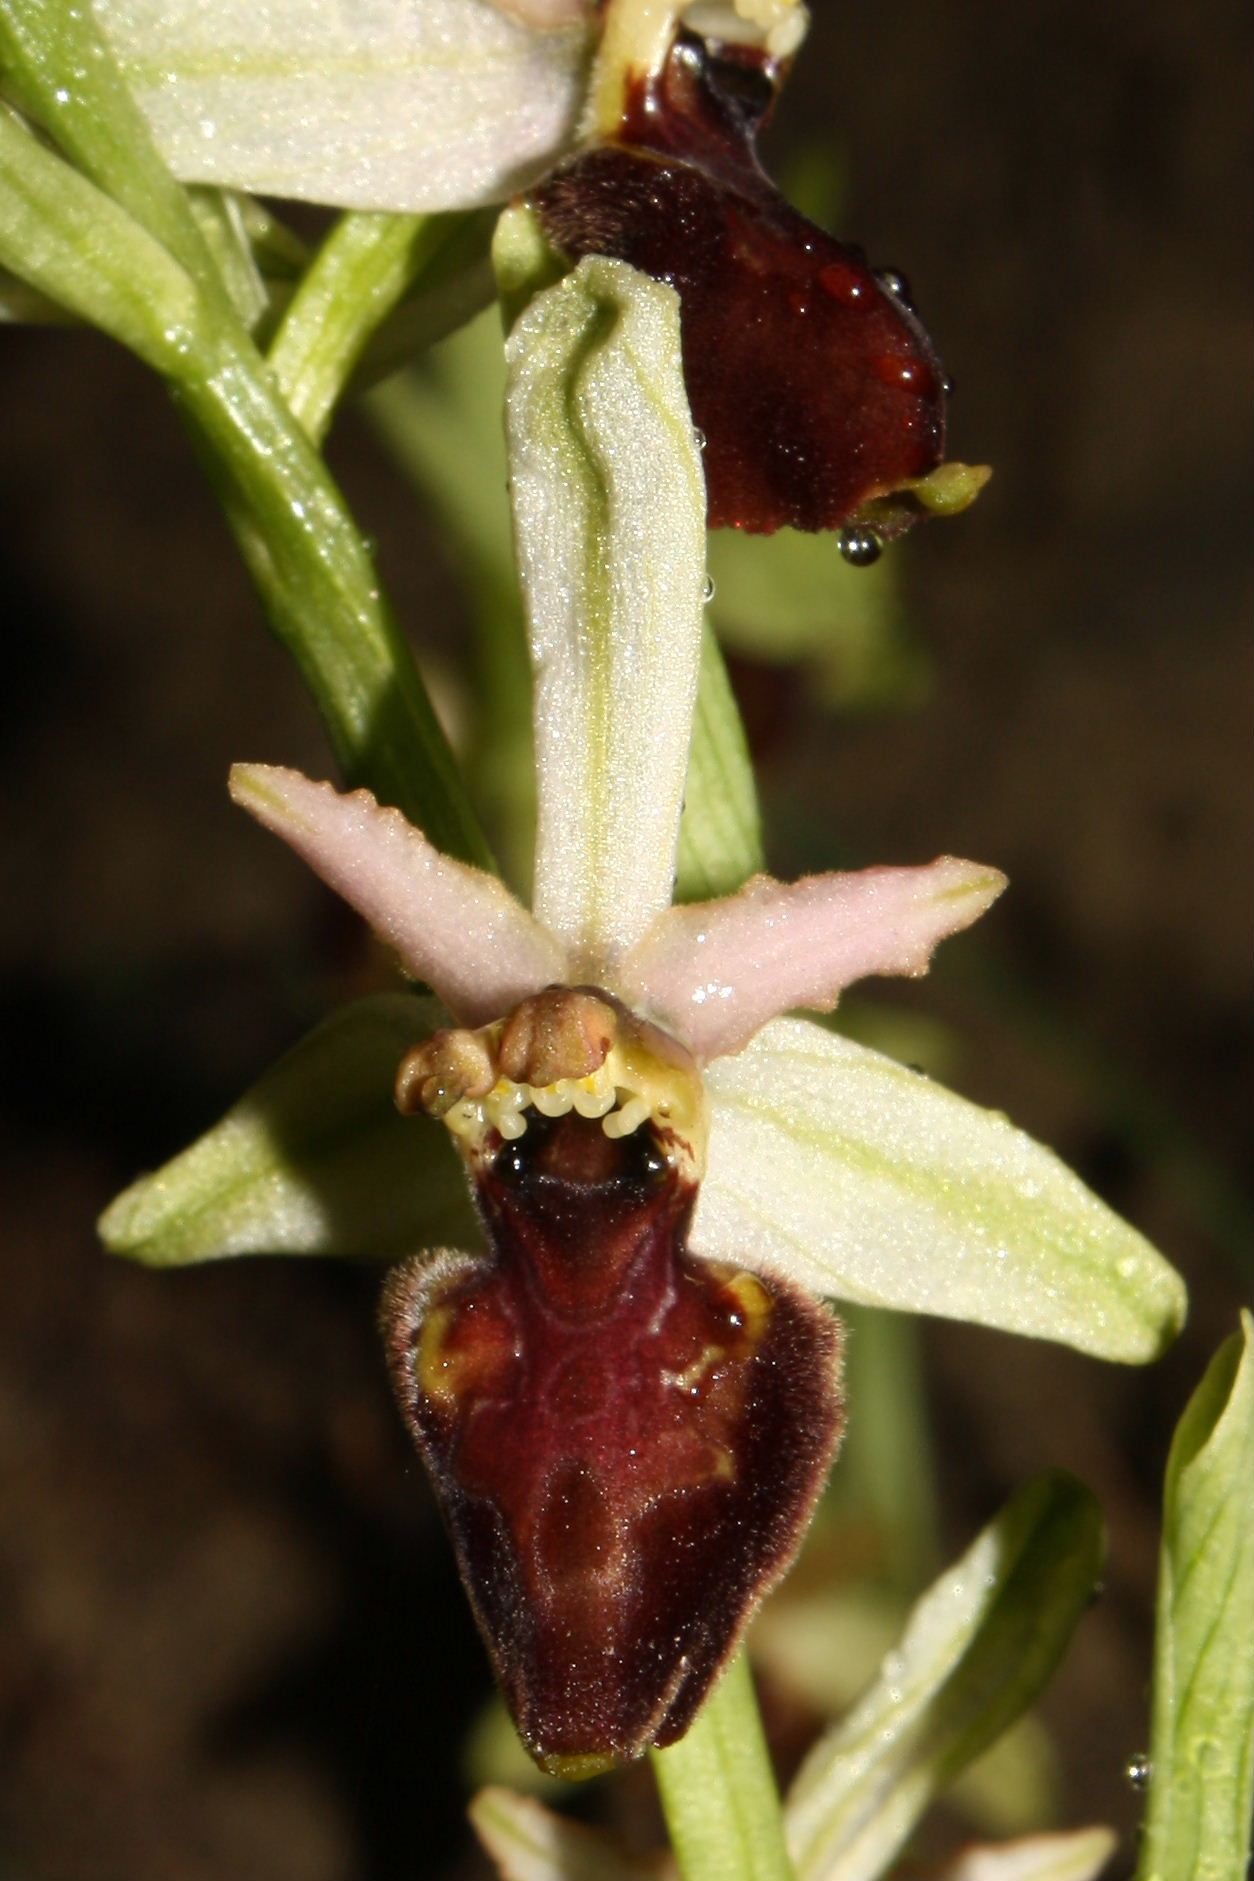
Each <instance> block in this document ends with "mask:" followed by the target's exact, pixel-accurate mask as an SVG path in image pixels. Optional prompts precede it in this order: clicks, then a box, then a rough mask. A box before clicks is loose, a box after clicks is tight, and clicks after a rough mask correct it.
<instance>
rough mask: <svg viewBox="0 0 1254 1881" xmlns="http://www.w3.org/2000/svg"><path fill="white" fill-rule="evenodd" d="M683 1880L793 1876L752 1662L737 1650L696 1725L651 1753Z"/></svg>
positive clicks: (761, 1880)
mask: <svg viewBox="0 0 1254 1881" xmlns="http://www.w3.org/2000/svg"><path fill="white" fill-rule="evenodd" d="M650 1754H651V1757H652V1761H653V1771H654V1775H655V1776H656V1777H657V1786H658V1792H659V1794H660V1796H661V1799H662V1808H663V1809H664V1811H665V1812H666V1826H667V1828H668V1829H669V1830H670V1837H671V1846H672V1847H673V1849H674V1851H675V1855H676V1858H677V1860H678V1862H679V1870H680V1873H681V1875H682V1876H683V1881H793V1869H792V1863H791V1862H790V1861H789V1859H788V1850H787V1847H786V1846H785V1843H784V1830H783V1822H782V1820H781V1817H780V1809H779V1794H778V1791H777V1790H776V1787H775V1776H774V1772H773V1771H772V1769H771V1760H770V1756H769V1754H768V1751H767V1747H766V1738H765V1735H764V1734H763V1730H762V1720H761V1718H760V1716H759V1714H758V1704H757V1698H756V1696H755V1694H754V1690H753V1679H752V1675H751V1674H750V1671H749V1662H748V1659H747V1658H746V1656H745V1654H744V1653H743V1652H739V1653H737V1654H736V1656H735V1658H734V1659H733V1660H732V1662H731V1664H730V1666H729V1667H728V1668H727V1671H726V1672H725V1673H724V1674H723V1677H722V1679H721V1680H720V1681H719V1683H718V1685H717V1686H716V1687H715V1689H714V1691H713V1692H712V1693H711V1694H710V1697H709V1698H708V1699H707V1700H706V1703H705V1706H704V1708H703V1710H702V1711H701V1713H700V1715H699V1716H698V1718H697V1721H696V1723H695V1724H694V1725H693V1727H692V1729H691V1730H690V1731H689V1732H688V1735H687V1736H686V1737H682V1738H681V1739H680V1740H679V1742H678V1744H672V1745H671V1747H670V1749H669V1750H655V1751H653V1752H651V1753H650Z"/></svg>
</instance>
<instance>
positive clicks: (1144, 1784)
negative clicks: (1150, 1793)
mask: <svg viewBox="0 0 1254 1881" xmlns="http://www.w3.org/2000/svg"><path fill="white" fill-rule="evenodd" d="M1123 1774H1124V1775H1125V1776H1126V1777H1127V1779H1128V1781H1129V1783H1130V1784H1131V1785H1132V1787H1133V1789H1134V1790H1147V1789H1148V1788H1149V1786H1150V1779H1151V1778H1152V1776H1153V1774H1154V1766H1153V1764H1152V1763H1151V1762H1150V1760H1149V1755H1148V1753H1147V1752H1146V1751H1143V1750H1141V1751H1138V1752H1137V1754H1136V1756H1135V1757H1129V1759H1128V1761H1127V1763H1126V1764H1125V1765H1124V1770H1123Z"/></svg>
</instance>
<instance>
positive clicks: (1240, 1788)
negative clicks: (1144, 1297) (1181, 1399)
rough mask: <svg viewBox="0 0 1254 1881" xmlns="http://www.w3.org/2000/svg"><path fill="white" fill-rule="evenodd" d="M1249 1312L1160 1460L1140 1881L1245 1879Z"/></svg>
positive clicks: (1252, 1705)
mask: <svg viewBox="0 0 1254 1881" xmlns="http://www.w3.org/2000/svg"><path fill="white" fill-rule="evenodd" d="M1251 1485H1254V1318H1252V1317H1251V1315H1250V1314H1249V1313H1248V1312H1247V1313H1242V1315H1241V1330H1240V1331H1239V1332H1236V1333H1234V1334H1233V1335H1232V1337H1231V1338H1230V1339H1229V1340H1228V1341H1227V1342H1226V1343H1225V1344H1224V1345H1223V1346H1221V1347H1220V1349H1219V1351H1218V1352H1217V1353H1216V1355H1215V1357H1214V1359H1213V1360H1212V1361H1211V1365H1210V1368H1209V1370H1208V1371H1207V1373H1206V1376H1205V1378H1203V1380H1202V1382H1201V1384H1200V1385H1199V1386H1198V1388H1197V1390H1196V1392H1195V1393H1194V1395H1193V1397H1192V1398H1191V1399H1190V1401H1189V1403H1188V1405H1187V1407H1186V1409H1185V1413H1184V1416H1183V1417H1182V1418H1181V1419H1180V1422H1179V1424H1178V1425H1177V1427H1176V1435H1175V1440H1174V1442H1173V1443H1172V1446H1171V1455H1170V1457H1169V1459H1168V1462H1167V1483H1166V1493H1165V1497H1164V1509H1163V1544H1162V1560H1161V1565H1160V1568H1159V1586H1158V1617H1157V1625H1156V1629H1155V1636H1154V1686H1153V1690H1154V1701H1153V1729H1152V1733H1151V1740H1150V1779H1149V1806H1148V1810H1147V1813H1146V1823H1145V1836H1144V1840H1143V1842H1142V1845H1141V1859H1140V1863H1139V1865H1138V1867H1137V1881H1177V1877H1180V1876H1185V1875H1187V1876H1188V1877H1189V1881H1228V1877H1229V1876H1233V1877H1235V1876H1238V1875H1244V1874H1245V1873H1246V1872H1247V1864H1248V1861H1249V1852H1250V1807H1251V1800H1252V1794H1251V1792H1252V1790H1254V1501H1252V1499H1251V1493H1250V1492H1251Z"/></svg>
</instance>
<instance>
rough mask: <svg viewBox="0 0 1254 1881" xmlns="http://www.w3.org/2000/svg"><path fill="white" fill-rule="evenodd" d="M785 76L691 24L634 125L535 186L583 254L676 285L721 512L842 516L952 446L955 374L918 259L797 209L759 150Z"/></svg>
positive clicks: (572, 251) (564, 241) (637, 100)
mask: <svg viewBox="0 0 1254 1881" xmlns="http://www.w3.org/2000/svg"><path fill="white" fill-rule="evenodd" d="M777 76H778V75H777V73H776V72H775V71H774V69H773V68H772V67H770V66H769V64H764V63H763V60H762V57H761V55H758V54H754V53H750V52H748V51H747V50H745V49H740V50H737V51H733V50H732V49H730V48H726V49H723V51H722V52H721V53H720V56H719V57H718V58H714V57H712V56H711V54H710V52H709V50H708V49H707V48H706V47H705V46H704V45H703V44H702V42H701V41H700V40H697V39H695V38H693V37H691V36H683V37H681V38H680V40H679V41H678V43H677V44H676V46H675V48H674V50H673V51H672V53H671V56H670V59H669V62H668V64H667V66H666V68H665V70H664V72H663V73H662V75H661V77H660V78H659V79H658V80H657V82H656V83H655V84H652V85H650V86H647V87H644V86H642V87H641V88H640V89H639V91H638V93H637V95H636V96H635V97H633V99H632V100H631V102H630V105H629V108H628V111H627V115H626V119H625V122H624V125H623V129H622V133H621V136H620V138H619V139H618V140H617V141H616V142H614V143H613V144H609V145H604V146H601V147H599V148H596V149H591V150H588V151H585V152H584V153H582V154H581V155H579V156H577V157H575V158H573V159H572V160H571V161H570V162H569V163H567V164H565V165H564V166H563V167H562V168H560V169H559V170H557V171H555V172H554V174H553V175H552V176H550V177H549V178H548V179H547V180H546V181H545V182H544V183H543V184H542V185H540V186H539V187H538V188H537V189H536V190H535V191H534V192H533V195H532V199H531V200H532V202H533V204H534V206H535V208H536V209H537V211H538V213H539V215H540V217H541V220H542V222H543V224H544V227H545V231H546V233H547V235H548V237H549V239H550V241H551V242H553V244H554V245H555V246H556V247H557V248H559V249H561V250H562V251H563V252H564V253H565V254H567V255H569V256H571V257H574V258H577V257H581V256H583V255H586V254H606V255H614V256H617V257H618V258H619V259H621V260H624V261H629V262H631V263H632V265H633V266H635V267H638V268H641V269H643V270H644V271H645V272H646V273H648V274H652V275H654V276H655V277H656V278H657V279H659V280H663V281H667V282H669V283H670V284H671V285H672V286H673V287H674V288H675V289H676V290H677V291H678V293H679V296H680V300H681V303H682V334H683V351H684V376H685V380H686V383H687V386H688V396H689V402H690V404H691V407H692V414H693V422H694V423H695V424H696V426H697V427H698V429H699V430H700V431H702V432H703V433H704V435H705V439H706V451H705V470H706V483H707V489H708V496H709V520H710V524H711V527H714V528H722V527H731V528H739V529H748V530H755V531H762V532H770V531H773V530H775V529H778V528H779V527H780V526H781V525H783V524H785V523H788V524H791V525H792V526H793V527H794V528H798V529H810V530H814V529H835V528H839V527H840V526H841V524H843V523H844V522H845V521H847V520H848V519H849V518H850V517H851V516H854V515H855V513H856V512H857V510H858V509H859V507H860V506H861V505H862V504H864V503H866V502H867V501H869V500H870V499H872V498H875V497H878V496H882V495H884V494H885V493H886V492H888V491H891V490H893V489H895V488H896V487H897V486H898V485H900V484H901V483H902V482H903V480H905V479H907V478H913V477H919V476H924V475H926V474H927V473H928V472H929V471H931V470H933V469H934V468H935V467H936V465H937V464H938V463H939V462H940V461H941V458H942V456H943V454H944V441H945V392H944V373H943V371H942V368H941V366H940V363H939V361H938V359H937V357H936V354H935V352H934V351H933V348H932V345H931V342H930V340H929V339H928V336H927V334H926V332H925V331H924V329H923V327H922V325H921V324H920V322H919V320H918V319H917V317H916V316H915V314H914V312H913V309H912V308H911V307H910V306H909V304H908V301H907V299H906V298H905V294H904V293H900V294H899V293H895V292H894V291H893V286H892V283H894V282H895V280H896V279H898V278H900V277H894V276H892V275H880V276H877V275H876V274H874V273H873V272H872V270H871V269H870V268H869V267H868V265H867V262H866V259H865V256H864V255H863V253H862V251H861V250H860V249H858V248H853V247H849V246H846V245H844V244H842V243H840V242H837V241H835V240H834V239H833V238H832V237H831V236H830V235H827V234H825V233H824V232H823V231H822V230H821V229H819V228H817V227H816V226H815V225H814V224H813V223H811V222H808V221H807V220H806V219H805V217H804V216H802V215H800V214H798V212H797V211H796V210H795V209H792V208H790V207H789V205H788V204H787V203H786V202H785V201H784V199H783V197H782V196H781V195H780V194H779V192H778V190H776V188H775V187H774V185H773V184H772V183H771V181H770V180H769V178H768V177H767V176H766V174H765V172H764V171H763V170H762V168H761V166H760V165H759V163H758V160H757V155H756V148H755V140H756V135H757V131H758V127H759V125H760V124H761V122H762V120H763V118H764V117H765V115H766V113H767V112H768V110H769V108H770V105H771V103H772V102H773V99H774V92H775V81H776V78H777ZM903 288H904V282H903ZM908 515H909V511H908V510H903V512H902V516H901V519H900V522H899V523H898V524H896V525H895V527H904V526H905V525H906V522H907V519H908ZM890 533H891V531H890Z"/></svg>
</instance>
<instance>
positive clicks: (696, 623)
mask: <svg viewBox="0 0 1254 1881" xmlns="http://www.w3.org/2000/svg"><path fill="white" fill-rule="evenodd" d="M508 360H509V394H508V399H507V428H508V435H509V443H510V477H511V493H512V498H513V505H514V530H515V535H516V539H517V548H518V559H519V569H520V576H521V580H522V584H523V597H524V601H525V604H526V609H527V619H528V630H529V635H530V642H531V654H532V663H533V667H534V670H535V680H536V700H535V728H536V777H537V791H538V830H537V839H536V868H535V895H534V903H533V905H534V908H535V912H536V914H537V916H538V917H539V919H540V920H541V921H543V922H544V923H545V925H546V926H547V927H549V928H550V929H551V930H552V931H553V932H554V933H556V934H557V935H559V936H560V937H561V938H562V939H563V940H564V941H565V942H566V943H567V944H568V946H569V947H570V949H571V951H572V954H573V955H574V957H575V960H576V962H577V969H576V970H577V973H578V972H585V973H596V974H598V975H601V974H606V973H609V974H611V975H612V970H613V967H614V965H615V963H616V962H617V961H618V960H619V959H620V958H621V957H622V955H623V954H624V953H625V952H626V950H627V949H628V948H629V947H630V946H631V945H632V944H633V943H634V942H635V941H636V940H638V939H639V937H640V935H641V934H642V933H643V932H644V930H645V928H646V927H647V926H648V924H649V922H650V921H652V920H653V918H654V917H655V916H656V915H658V914H660V913H661V911H662V909H663V908H666V907H668V906H669V904H670V899H671V890H672V885H673V882H674V874H675V853H676V844H677V838H678V829H679V812H680V806H681V803H682V799H683V789H684V776H685V772H686V770H687V764H688V745H689V739H690V737H691V731H692V712H693V705H694V701H695V697H696V686H697V669H698V661H699V655H700V645H701V613H702V605H703V601H702V597H703V593H704V587H705V485H704V480H703V476H702V470H701V457H700V451H699V449H698V446H697V442H696V437H695V434H694V432H693V428H692V423H691V420H690V418H689V415H688V405H687V400H686V398H685V395H684V385H683V375H682V371H681V361H680V343H679V301H678V297H677V296H676V295H675V293H674V291H673V290H672V289H671V288H669V287H664V286H662V285H661V284H660V283H658V282H656V281H652V280H650V279H649V278H648V277H647V276H645V275H642V274H638V273H637V272H636V271H635V270H634V269H632V268H629V267H628V266H627V265H626V264H625V263H624V262H620V261H613V260H609V259H607V258H605V257H601V256H595V257H590V258H588V259H586V260H585V261H583V262H582V263H581V264H580V266H579V267H578V268H576V270H575V271H574V273H573V274H570V275H567V276H566V278H565V279H564V280H562V281H560V282H558V284H557V285H556V286H555V287H552V288H549V289H548V290H546V291H545V292H544V293H542V294H539V295H537V296H536V298H535V299H534V300H533V301H532V303H531V305H530V306H529V307H528V309H527V311H526V312H525V313H524V314H523V315H522V316H521V318H520V319H519V320H518V322H517V324H516V325H515V327H514V330H513V333H512V335H511V337H510V341H509V346H508Z"/></svg>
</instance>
